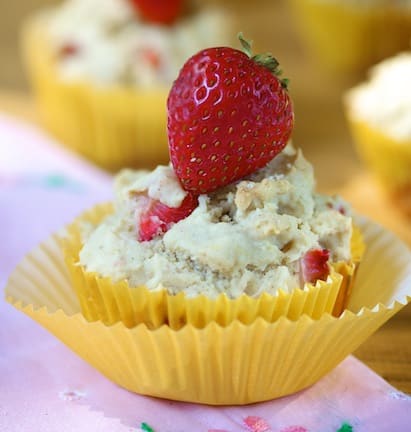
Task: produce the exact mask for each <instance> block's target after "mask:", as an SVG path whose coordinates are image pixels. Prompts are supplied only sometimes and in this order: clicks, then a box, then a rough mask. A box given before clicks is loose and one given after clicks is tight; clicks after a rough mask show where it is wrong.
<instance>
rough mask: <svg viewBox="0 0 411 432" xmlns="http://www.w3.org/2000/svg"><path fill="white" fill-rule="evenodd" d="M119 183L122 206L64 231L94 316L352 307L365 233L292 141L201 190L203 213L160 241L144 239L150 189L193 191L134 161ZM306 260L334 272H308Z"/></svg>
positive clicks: (251, 316) (277, 313)
mask: <svg viewBox="0 0 411 432" xmlns="http://www.w3.org/2000/svg"><path fill="white" fill-rule="evenodd" d="M115 184H116V201H115V212H114V213H113V208H112V206H111V205H105V206H97V207H96V208H94V209H92V210H90V211H88V212H86V213H85V214H83V215H82V216H80V217H79V218H78V219H77V220H76V221H75V222H74V223H73V224H72V225H70V226H69V227H68V229H67V234H66V235H65V237H63V238H62V240H61V241H62V246H63V249H64V253H65V257H66V263H67V265H68V268H69V270H70V275H71V278H72V285H73V288H74V290H75V291H76V293H77V295H78V298H79V300H80V305H81V309H82V312H83V314H84V316H85V317H86V319H87V320H89V321H96V320H101V321H102V322H104V323H105V324H108V325H111V324H113V323H116V322H118V321H122V322H123V324H125V325H126V326H127V327H134V326H135V325H137V324H140V323H144V324H146V325H147V326H148V327H149V328H158V327H160V326H161V325H163V324H167V325H169V326H170V327H171V328H173V329H179V328H181V327H183V326H185V325H186V324H192V325H193V326H195V327H197V328H202V327H204V326H206V325H207V324H208V323H209V322H212V321H215V322H216V323H218V324H219V325H221V326H227V325H229V324H230V323H231V322H233V321H235V320H239V321H240V322H242V323H244V324H250V323H252V322H253V321H254V320H255V319H256V318H257V317H262V318H264V320H266V321H267V322H274V321H276V320H277V319H278V318H279V317H281V316H286V317H288V318H289V319H292V320H297V319H298V318H299V317H300V316H301V315H304V314H306V315H308V316H310V317H312V318H314V319H319V318H320V317H321V316H322V315H323V314H324V313H330V314H331V313H333V314H334V315H336V316H338V315H340V314H341V313H342V311H343V310H344V308H345V305H346V302H347V301H348V298H349V295H350V292H351V287H352V284H353V281H354V275H355V271H356V268H357V267H358V264H359V262H360V260H361V255H362V253H363V250H364V245H363V243H362V237H361V234H360V232H359V230H358V229H357V230H356V229H354V230H353V227H352V219H351V217H350V216H348V213H349V209H348V207H347V205H346V204H345V203H344V202H343V201H342V200H341V199H339V198H338V197H326V196H321V195H319V194H315V193H314V192H313V188H314V177H313V170H312V167H311V165H310V164H309V163H308V162H307V161H306V160H305V159H304V157H303V156H302V153H301V152H300V151H296V150H294V149H293V147H291V145H289V147H287V149H286V150H283V152H282V153H281V154H280V155H278V156H277V157H276V158H275V159H274V160H273V161H272V162H271V163H270V164H269V165H268V166H267V167H265V168H264V169H262V170H259V171H258V172H256V173H255V174H253V175H251V176H249V177H248V178H247V179H245V180H242V181H240V182H236V183H234V184H232V185H229V186H227V187H226V188H223V189H222V190H218V191H216V192H214V193H213V194H205V195H202V196H201V197H200V199H199V200H200V204H199V206H198V207H197V208H196V209H195V210H194V211H193V213H191V214H190V215H189V216H188V217H186V218H184V219H183V220H182V221H179V222H178V223H176V224H175V225H173V226H172V227H171V228H170V229H169V230H168V231H167V232H166V233H165V234H164V235H160V236H157V237H155V238H153V239H152V240H150V241H139V240H138V236H139V232H138V224H139V222H138V221H139V220H141V217H142V216H141V214H142V207H144V206H145V205H146V200H147V197H148V198H150V199H162V200H164V199H165V197H164V196H163V197H160V196H159V195H156V194H157V193H158V191H161V190H164V191H165V193H166V195H167V199H169V200H170V201H168V203H169V204H171V203H172V200H174V199H175V197H180V196H184V194H185V192H184V190H182V189H181V186H180V184H179V183H178V181H177V179H176V177H175V174H174V172H173V170H172V168H171V167H170V166H167V167H158V168H156V169H155V170H154V171H152V172H142V171H130V170H127V171H124V172H122V173H120V174H119V175H118V176H117V178H116V182H115ZM161 188H163V189H161ZM153 191H154V192H153ZM150 193H151V194H150ZM180 199H181V198H180ZM257 202H258V204H257ZM139 213H140V215H139ZM107 215H109V216H107ZM229 215H231V216H229ZM353 231H354V232H353ZM326 248H327V249H328V250H329V252H327V257H326V258H325V261H326V263H325V262H324V258H323V255H324V251H325V249H326ZM313 251H314V258H312V259H314V261H315V262H311V261H310V259H311V258H309V257H310V256H311V253H312V252H313ZM316 254H317V255H318V256H317V257H316ZM307 260H308V262H309V265H311V266H314V267H315V268H316V266H318V265H319V264H318V263H317V262H316V261H317V260H319V261H320V262H322V264H320V265H325V266H326V274H323V275H316V277H315V279H314V280H307V278H306V277H305V279H304V276H303V275H304V271H303V269H302V266H303V265H304V264H305V263H306V262H307ZM317 270H318V269H317Z"/></svg>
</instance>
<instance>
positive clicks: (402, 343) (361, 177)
mask: <svg viewBox="0 0 411 432" xmlns="http://www.w3.org/2000/svg"><path fill="white" fill-rule="evenodd" d="M302 105H304V102H303V101H302ZM324 109H325V110H326V109H327V108H326V107H324ZM301 111H303V107H302V108H301ZM1 112H5V113H8V114H10V115H13V116H15V117H17V118H20V119H22V120H24V121H26V122H29V123H34V124H38V123H39V118H38V115H37V113H36V109H35V105H34V103H33V100H32V99H31V97H30V96H29V95H27V94H24V93H15V92H14V93H13V92H10V91H0V113H1ZM308 123H309V122H308ZM333 130H334V133H335V130H336V128H335V127H333ZM341 131H342V129H341V130H340V131H338V128H337V135H338V137H339V139H341V140H343V141H344V140H346V139H347V136H346V135H344V133H342V132H341ZM304 134H306V131H304V130H301V129H300V130H299V131H296V136H297V138H298V137H301V136H302V135H304ZM307 136H308V135H307ZM311 136H312V135H311ZM314 136H315V133H314ZM297 138H296V139H297ZM334 138H335V137H334ZM311 139H312V140H313V141H316V142H317V140H316V139H313V138H311ZM326 143H327V136H326V134H325V136H324V137H323V141H322V143H316V145H309V144H307V148H306V149H304V150H305V153H306V155H308V158H309V159H310V160H311V161H312V162H313V163H314V167H315V170H316V173H318V175H317V178H318V179H319V188H320V189H321V190H324V191H327V192H335V191H338V192H339V193H341V194H342V195H343V196H344V197H345V198H346V199H347V200H349V201H350V202H351V203H352V204H353V207H354V208H355V209H356V210H358V211H359V212H360V213H362V214H365V215H368V216H370V217H371V218H372V219H374V220H376V221H377V222H380V223H381V224H383V225H385V226H386V227H388V228H389V229H391V230H392V231H394V232H395V233H397V234H398V235H399V236H400V237H401V238H402V239H403V240H404V241H406V242H407V243H408V244H409V245H410V246H411V221H410V220H407V219H406V218H405V217H404V216H403V215H402V214H401V213H400V212H399V211H398V210H396V209H395V207H393V206H392V205H391V204H390V203H389V202H388V200H387V198H386V197H385V196H384V194H383V192H382V191H381V190H380V189H379V187H378V185H377V184H376V183H375V181H374V180H373V179H372V178H371V177H370V176H369V175H368V174H367V173H366V172H365V171H364V170H363V169H362V168H361V167H360V166H359V165H358V161H356V160H355V157H354V156H353V155H352V154H351V153H350V152H347V151H345V152H344V151H342V152H341V153H342V156H341V154H338V153H336V151H335V149H334V150H332V149H331V150H330V149H329V148H328V147H327V146H326ZM341 164H342V166H341ZM335 167H340V169H337V170H336V169H335ZM355 355H356V356H357V357H358V358H359V359H361V360H362V361H364V362H365V363H366V364H367V365H368V366H370V367H371V368H372V369H373V370H375V371H376V372H377V373H378V374H380V375H381V376H382V377H383V378H385V379H386V380H387V381H388V382H390V383H391V384H392V385H394V386H395V387H397V388H398V389H400V390H402V391H404V392H407V393H411V304H410V305H408V306H407V307H405V308H404V309H403V310H402V311H401V312H400V313H398V314H397V315H396V316H395V317H394V318H392V319H391V320H390V321H389V322H388V323H387V324H385V325H384V326H383V327H382V328H380V329H379V330H378V331H377V332H376V333H375V334H374V335H373V336H371V337H370V338H369V339H368V340H367V341H366V342H365V343H364V344H363V345H362V346H361V347H360V348H359V349H358V350H357V351H356V352H355Z"/></svg>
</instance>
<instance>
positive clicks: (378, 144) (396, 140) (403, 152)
mask: <svg viewBox="0 0 411 432" xmlns="http://www.w3.org/2000/svg"><path fill="white" fill-rule="evenodd" d="M410 88H411V52H409V51H408V52H404V53H401V54H398V55H397V56H395V57H392V58H389V59H387V60H385V61H383V62H382V63H380V64H378V65H377V66H374V67H373V69H371V74H370V79H369V81H368V82H365V83H362V84H360V85H358V86H356V87H355V88H353V89H351V90H350V91H349V92H348V93H347V94H346V97H345V110H346V116H347V119H348V123H349V126H350V128H351V132H352V135H353V138H354V143H355V145H356V148H357V151H358V154H359V156H360V157H361V159H362V160H363V161H364V163H365V164H366V166H367V167H368V168H369V169H370V170H371V171H372V172H373V173H374V174H375V175H376V177H377V178H379V180H380V182H381V184H382V185H383V186H384V188H385V189H386V190H387V191H388V192H389V193H390V195H392V196H393V197H394V199H395V200H396V201H397V202H398V203H399V204H400V205H402V207H404V208H405V210H406V211H407V212H408V213H410V214H411V202H410V195H411V102H410V101H411V91H410Z"/></svg>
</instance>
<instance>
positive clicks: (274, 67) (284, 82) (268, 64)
mask: <svg viewBox="0 0 411 432" xmlns="http://www.w3.org/2000/svg"><path fill="white" fill-rule="evenodd" d="M238 39H239V40H240V43H241V46H242V47H243V51H244V53H245V54H247V56H248V57H249V58H250V59H251V60H252V61H253V62H255V63H257V64H258V65H261V66H264V67H265V68H267V69H268V70H269V71H270V72H271V73H272V74H274V75H275V76H276V77H277V78H278V80H279V81H280V83H281V86H282V87H283V88H284V89H286V90H287V89H288V84H289V79H288V78H281V75H282V74H283V71H282V70H281V69H280V63H279V62H278V60H277V59H276V58H275V57H274V56H273V55H272V54H271V53H264V54H255V55H253V53H252V48H251V44H252V42H249V41H248V40H247V39H245V38H244V36H243V34H242V33H241V32H240V33H239V34H238Z"/></svg>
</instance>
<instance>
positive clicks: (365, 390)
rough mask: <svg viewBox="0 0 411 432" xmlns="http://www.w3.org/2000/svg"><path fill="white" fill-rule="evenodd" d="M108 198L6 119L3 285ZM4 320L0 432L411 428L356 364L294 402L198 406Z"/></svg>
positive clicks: (1, 197)
mask: <svg viewBox="0 0 411 432" xmlns="http://www.w3.org/2000/svg"><path fill="white" fill-rule="evenodd" d="M110 198H111V178H110V176H109V175H108V174H105V173H103V172H101V171H100V170H98V169H97V168H94V167H92V166H90V165H89V164H88V163H86V162H84V161H82V160H80V159H79V158H77V157H76V156H74V155H72V154H70V153H68V152H66V151H65V150H63V149H62V148H61V147H59V146H57V145H55V144H54V143H53V141H52V140H51V139H50V138H47V137H46V136H45V135H44V134H43V133H42V132H40V131H39V130H37V129H35V128H32V127H28V126H25V125H22V124H20V123H18V122H17V121H16V120H13V119H11V118H7V117H5V116H0V239H1V243H0V244H1V246H0V287H1V288H3V287H4V285H5V283H6V281H7V278H8V275H9V274H10V272H11V271H12V270H13V268H14V267H15V265H16V264H17V263H18V262H19V261H20V260H21V259H22V257H23V256H24V255H25V254H26V253H27V252H28V251H29V250H30V249H32V248H33V247H35V246H36V245H37V244H38V243H39V242H40V241H42V240H43V239H44V238H45V237H47V236H48V235H49V234H51V233H52V232H54V231H56V230H58V229H59V228H61V227H62V226H64V225H65V224H66V223H68V222H69V221H71V220H72V219H73V217H75V216H76V215H77V214H78V213H80V212H81V211H82V210H84V209H86V208H88V207H90V206H91V205H93V204H95V203H97V202H101V201H107V200H109V199H110ZM2 297H3V296H2ZM0 317H1V320H2V325H1V326H0V432H73V431H76V432H138V431H144V432H151V431H154V432H194V431H195V432H243V431H244V432H246V431H248V432H409V431H411V397H410V396H408V395H406V394H404V393H401V392H399V391H397V390H396V389H394V388H393V387H391V386H390V385H389V384H387V383H386V382H385V381H384V380H383V379H382V378H380V377H379V376H378V375H376V374H375V373H374V372H372V371H371V370H369V369H368V368H367V367H366V366H364V365H363V364H362V363H361V362H359V361H358V360H356V359H355V358H354V357H349V358H347V359H346V360H345V361H344V362H342V363H341V364H340V365H339V366H338V367H337V368H336V369H335V370H334V371H332V372H331V373H330V374H329V375H327V376H326V377H325V378H323V379H322V380H321V381H320V382H318V383H317V384H316V385H314V386H313V387H311V388H309V389H307V390H305V391H302V392H300V393H298V394H295V395H293V396H289V397H285V398H282V399H278V400H274V401H271V402H265V403H260V404H255V405H248V406H238V407H210V406H201V405H196V404H187V403H179V402H173V401H167V400H160V399H154V398H150V397H145V396H140V395H137V394H133V393H130V392H128V391H126V390H124V389H122V388H120V387H118V386H117V385H115V384H113V383H111V382H110V381H108V380H107V379H106V378H105V377H103V376H102V375H101V374H100V373H99V372H97V371H96V370H94V369H93V368H92V367H91V366H89V365H88V364H87V363H85V362H84V361H83V360H82V359H80V358H79V357H77V356H76V355H75V354H74V353H72V352H71V351H70V350H69V349H68V348H66V347H65V346H64V345H63V344H62V343H61V342H60V341H59V340H57V339H55V338H54V337H53V336H52V335H51V334H49V333H47V332H46V331H45V330H44V329H43V328H41V327H40V326H39V325H38V324H36V323H35V322H33V321H31V320H30V319H29V318H28V317H27V316H25V315H23V314H22V313H20V312H18V311H17V310H15V309H14V308H13V307H12V306H10V305H9V304H8V303H6V302H5V301H4V300H1V301H0Z"/></svg>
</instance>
